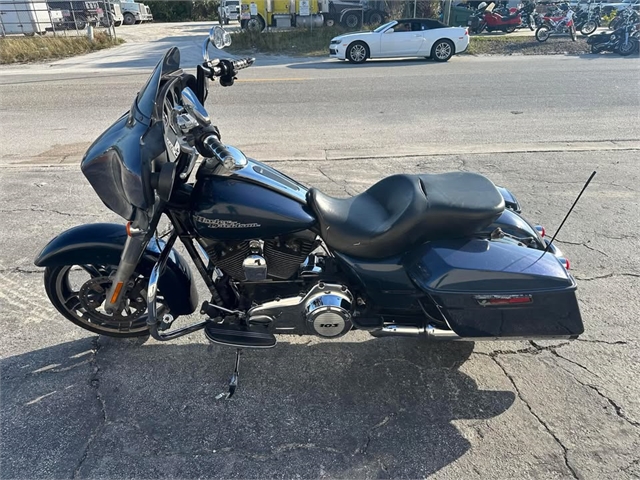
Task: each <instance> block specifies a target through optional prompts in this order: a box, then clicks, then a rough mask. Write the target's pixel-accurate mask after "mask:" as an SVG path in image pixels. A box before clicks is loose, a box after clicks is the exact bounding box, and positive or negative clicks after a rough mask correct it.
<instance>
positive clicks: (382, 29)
mask: <svg viewBox="0 0 640 480" xmlns="http://www.w3.org/2000/svg"><path fill="white" fill-rule="evenodd" d="M396 23H397V22H396V21H395V20H392V21H390V22H387V23H385V24H384V25H380V26H379V27H378V28H376V29H375V30H374V32H376V33H380V32H382V31H384V30H386V29H387V28H388V27H390V26H391V25H395V24H396Z"/></svg>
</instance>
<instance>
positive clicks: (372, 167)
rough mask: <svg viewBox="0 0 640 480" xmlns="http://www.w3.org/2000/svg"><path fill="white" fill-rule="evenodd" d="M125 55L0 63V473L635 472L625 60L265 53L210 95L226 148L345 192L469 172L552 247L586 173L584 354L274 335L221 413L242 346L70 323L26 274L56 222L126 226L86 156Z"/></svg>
mask: <svg viewBox="0 0 640 480" xmlns="http://www.w3.org/2000/svg"><path fill="white" fill-rule="evenodd" d="M141 42H142V41H141ZM188 42H191V40H188ZM149 48H150V49H152V47H149ZM153 48H154V49H156V50H158V51H159V50H160V48H159V47H156V46H154V47H153ZM163 48H164V47H163ZM184 48H185V49H188V46H187V44H186V43H185V45H184ZM155 53H158V52H156V51H155V50H154V55H155ZM127 55H128V57H127ZM127 55H124V54H123V53H122V51H121V50H114V51H113V52H112V53H110V54H109V55H105V58H104V59H103V60H102V62H103V64H104V65H107V64H109V63H113V64H117V65H115V66H113V67H108V66H104V65H102V66H100V65H98V63H97V62H98V57H96V56H87V57H86V58H85V59H82V58H80V59H74V60H73V62H72V61H71V60H69V62H70V63H73V64H68V65H66V66H65V65H58V66H55V65H54V66H48V65H40V66H30V67H28V68H25V69H22V71H20V69H11V68H5V69H0V74H1V78H0V84H1V85H0V102H1V103H0V108H1V110H2V112H3V116H2V129H1V130H0V164H1V165H2V167H3V168H2V169H1V170H0V182H1V183H0V184H1V185H2V188H0V212H1V214H2V221H3V228H2V233H1V234H0V238H1V240H2V245H3V249H2V250H0V310H1V311H2V313H3V315H2V320H1V325H2V331H3V334H2V341H1V343H0V345H1V346H0V355H1V356H2V371H1V382H2V383H1V387H2V392H1V394H2V398H1V400H2V401H1V408H2V419H1V433H2V448H1V452H0V460H1V462H2V464H1V465H2V467H1V470H0V476H1V477H2V478H29V479H32V478H70V477H72V478H160V477H162V478H270V477H278V478H293V477H296V478H318V477H329V478H399V477H402V478H424V477H430V478H443V479H445V478H446V479H449V478H452V479H453V478H455V479H459V478H465V479H466V478H482V479H485V478H495V479H512V478H535V479H540V478H544V479H547V478H580V479H598V480H600V479H603V478H616V479H626V478H638V477H640V454H639V452H640V387H638V385H640V371H639V369H638V365H640V354H639V353H638V352H639V350H638V347H639V345H640V326H639V325H638V322H637V316H638V306H639V304H640V301H639V300H638V297H637V294H635V292H637V291H638V287H640V281H639V277H640V258H639V257H638V254H637V252H638V248H639V247H640V242H639V241H638V237H637V231H638V227H639V226H640V225H639V219H640V215H639V213H640V212H639V208H638V205H639V198H640V197H639V193H638V184H639V181H640V178H639V177H640V169H639V167H638V152H639V151H640V127H639V125H640V122H638V120H639V118H638V115H639V112H640V97H639V94H638V88H637V87H638V80H639V78H640V77H639V75H638V74H639V73H640V62H638V60H636V59H624V58H620V57H613V56H604V55H602V56H590V55H588V56H584V57H564V56H554V57H479V58H466V57H465V58H462V57H461V58H454V59H453V60H452V61H450V62H449V63H447V64H444V65H441V64H436V63H432V62H427V61H423V60H420V61H413V60H409V61H406V60H405V61H380V62H368V63H367V64H365V65H363V66H360V67H353V66H351V65H348V64H345V63H340V62H331V61H326V60H323V59H306V60H304V59H287V58H281V57H271V58H264V59H263V58H259V59H258V62H257V65H256V67H254V68H251V69H248V70H246V71H244V72H242V73H241V75H240V80H241V81H239V82H238V83H237V84H236V85H235V86H234V87H232V88H226V89H223V88H218V87H216V88H214V89H213V90H212V93H211V97H210V99H209V101H208V103H207V107H208V109H209V111H210V113H211V115H212V117H213V118H214V119H215V121H216V123H217V124H218V125H219V126H220V128H221V130H222V132H223V139H224V140H225V141H226V142H228V143H231V144H234V145H236V146H238V147H239V148H241V149H243V150H244V151H245V152H246V153H247V154H248V155H251V156H254V157H256V158H258V159H260V160H264V161H267V162H268V163H270V164H272V165H273V166H275V167H276V168H279V169H281V170H282V171H283V172H285V173H287V174H288V175H291V176H293V177H294V178H298V179H299V180H301V181H302V182H303V183H305V184H308V185H314V186H316V187H319V188H320V189H322V190H323V191H326V192H327V193H329V194H333V195H337V196H346V195H354V194H356V193H359V192H361V191H363V190H364V189H365V188H367V187H368V186H369V185H371V184H372V183H373V182H375V181H376V180H378V179H380V178H382V177H384V176H386V175H390V174H393V173H398V172H443V171H449V170H464V171H473V172H479V173H482V174H485V175H487V176H488V177H489V178H491V179H492V180H493V181H494V182H495V183H497V184H500V185H505V186H507V187H509V188H510V189H511V190H512V191H513V192H514V193H515V194H516V195H517V196H518V197H519V199H520V201H521V203H522V204H523V207H524V211H525V215H526V216H527V218H529V219H530V220H531V221H532V222H534V223H540V224H542V225H544V226H545V227H546V229H547V232H549V234H553V233H554V232H555V229H556V228H557V226H558V225H559V223H560V221H561V220H562V218H563V216H564V214H565V212H566V211H567V209H568V208H569V206H570V205H571V203H572V201H573V199H574V197H575V195H577V193H578V192H579V191H580V188H581V187H582V183H583V182H584V181H585V180H586V178H587V177H588V176H589V174H590V173H591V171H593V170H597V172H598V174H597V176H596V177H595V179H594V181H593V183H592V185H591V187H590V188H589V189H588V190H587V192H586V193H585V195H584V197H583V199H582V201H581V203H579V204H578V206H577V207H576V209H575V211H574V213H573V215H572V216H571V217H570V218H569V220H568V221H567V223H566V225H565V227H564V229H563V231H562V232H561V233H560V235H559V237H558V245H559V246H560V247H561V248H562V249H563V251H565V252H566V254H567V256H568V257H569V259H570V261H571V268H572V272H573V274H574V275H575V277H576V279H577V282H578V287H579V290H578V297H579V302H580V308H581V312H582V315H583V319H584V322H585V333H584V335H583V336H581V338H580V339H578V340H577V341H573V342H561V341H554V342H476V343H475V344H474V343H467V342H460V343H437V344H436V343H426V342H425V343H423V342H418V341H414V340H411V339H408V340H398V339H374V338H372V337H370V336H369V335H368V334H365V333H362V332H360V333H350V334H349V335H347V336H345V337H343V338H341V339H340V340H336V341H325V340H320V339H318V338H310V337H304V338H299V337H287V336H281V337H280V338H279V344H278V346H277V347H276V348H275V349H272V350H268V351H247V352H245V354H244V355H243V358H242V364H241V376H240V389H239V391H238V394H237V396H236V397H234V398H233V399H232V400H231V401H223V400H216V398H215V397H216V395H217V394H219V393H221V392H223V391H225V388H226V381H227V379H228V376H229V374H230V373H231V370H232V367H233V355H234V352H233V350H232V349H227V348H221V347H217V346H211V345H209V344H208V343H207V341H206V339H205V338H204V336H202V335H201V334H199V333H196V334H194V335H192V336H189V337H183V338H181V339H179V340H175V341H172V342H168V343H162V344H160V343H158V342H155V341H153V340H147V341H146V342H137V341H116V340H112V339H109V338H106V337H96V336H95V335H92V334H89V333H88V332H84V331H83V330H82V329H80V328H78V327H76V326H74V325H72V324H71V323H70V322H68V321H66V320H64V319H63V318H62V317H61V316H60V315H59V314H57V313H56V311H55V310H54V309H53V307H52V306H51V305H50V304H49V303H48V301H47V299H46V295H45V293H44V289H43V287H42V271H41V269H38V268H36V267H35V266H33V264H32V261H33V258H34V257H35V255H36V254H37V253H38V251H39V250H40V249H41V248H42V247H43V246H44V244H45V243H46V242H47V241H48V239H49V238H51V237H53V236H54V235H55V234H57V233H58V232H60V231H62V230H64V229H66V228H70V227H72V226H74V225H77V224H80V223H87V222H98V221H114V222H120V223H122V221H121V220H120V219H119V218H118V217H116V216H115V215H113V214H111V213H110V212H108V210H106V208H105V207H104V206H103V205H102V204H101V202H100V201H99V199H98V198H97V197H96V195H95V194H94V193H93V190H92V189H91V187H90V186H89V185H88V183H87V182H86V181H85V180H84V178H83V177H82V175H81V173H80V171H79V168H78V161H79V159H80V157H81V155H82V153H83V152H84V150H85V149H86V147H87V145H88V144H89V143H90V142H91V141H92V139H93V138H95V136H96V135H98V134H99V133H100V132H101V131H102V130H103V129H104V128H106V127H107V126H108V125H109V124H110V123H111V122H112V121H114V120H115V119H116V118H117V117H118V116H119V115H120V114H122V113H123V112H124V111H126V109H127V108H128V105H129V104H130V103H131V100H132V96H133V95H134V94H135V92H136V91H137V90H138V89H139V88H140V86H141V85H142V83H143V82H144V80H145V76H146V75H148V73H149V69H150V68H151V66H152V64H153V63H154V62H155V59H154V60H153V61H151V60H150V59H148V58H146V57H144V56H143V55H140V56H137V53H136V52H135V51H129V53H127ZM118 57H120V58H118ZM128 61H131V62H132V64H133V65H134V67H133V68H128V67H127V66H126V63H127V62H128ZM65 62H66V61H65ZM136 62H140V63H136ZM144 62H149V64H146V63H144ZM120 63H122V64H120ZM200 291H201V294H202V296H203V297H204V291H203V290H202V288H201V289H200ZM187 320H188V319H187Z"/></svg>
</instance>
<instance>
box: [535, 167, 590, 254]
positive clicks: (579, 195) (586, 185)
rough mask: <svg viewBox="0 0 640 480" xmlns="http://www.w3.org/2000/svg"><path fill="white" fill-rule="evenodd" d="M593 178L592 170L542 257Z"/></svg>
mask: <svg viewBox="0 0 640 480" xmlns="http://www.w3.org/2000/svg"><path fill="white" fill-rule="evenodd" d="M595 176H596V171H595V170H594V171H593V173H592V174H591V176H590V177H589V180H587V183H585V184H584V187H582V190H580V193H579V194H578V198H576V201H575V202H573V205H571V208H570V209H569V211H568V212H567V215H566V216H565V217H564V220H562V223H561V224H560V226H559V227H558V230H556V233H555V234H554V235H553V237H552V238H551V241H550V242H549V243H548V244H547V248H545V249H544V252H542V255H544V254H545V253H547V252H548V251H549V248H550V247H551V244H552V243H553V241H554V240H555V239H556V237H557V236H558V233H560V230H562V227H563V226H564V222H566V221H567V218H569V215H571V212H573V208H574V207H575V206H576V204H577V203H578V200H580V197H581V196H582V194H583V193H584V191H585V190H586V189H587V187H588V186H589V184H590V183H591V180H593V177H595Z"/></svg>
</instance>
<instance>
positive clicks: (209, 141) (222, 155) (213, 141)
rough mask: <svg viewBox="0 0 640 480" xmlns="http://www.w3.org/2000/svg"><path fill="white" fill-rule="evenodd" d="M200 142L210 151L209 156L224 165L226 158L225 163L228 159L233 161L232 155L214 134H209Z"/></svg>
mask: <svg viewBox="0 0 640 480" xmlns="http://www.w3.org/2000/svg"><path fill="white" fill-rule="evenodd" d="M202 143H203V144H204V145H205V146H206V147H207V148H208V149H209V151H210V152H211V158H216V159H217V160H218V161H219V162H220V163H222V164H223V165H225V160H227V163H228V162H229V161H231V162H233V155H232V154H231V152H229V150H227V148H226V147H225V146H224V145H223V144H222V142H221V141H220V140H219V139H218V137H216V136H215V135H209V136H208V137H207V138H205V139H204V141H203V142H202Z"/></svg>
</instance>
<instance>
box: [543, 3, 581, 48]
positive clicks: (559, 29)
mask: <svg viewBox="0 0 640 480" xmlns="http://www.w3.org/2000/svg"><path fill="white" fill-rule="evenodd" d="M563 10H564V11H561V12H560V15H559V16H553V17H551V16H545V17H544V19H543V23H542V25H540V26H539V27H538V29H537V30H536V40H538V41H539V42H546V41H547V40H548V39H549V37H550V36H551V35H563V34H569V35H571V40H573V41H574V42H575V41H576V40H577V39H578V36H577V35H576V25H575V23H574V22H573V12H571V14H568V10H566V9H563Z"/></svg>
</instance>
